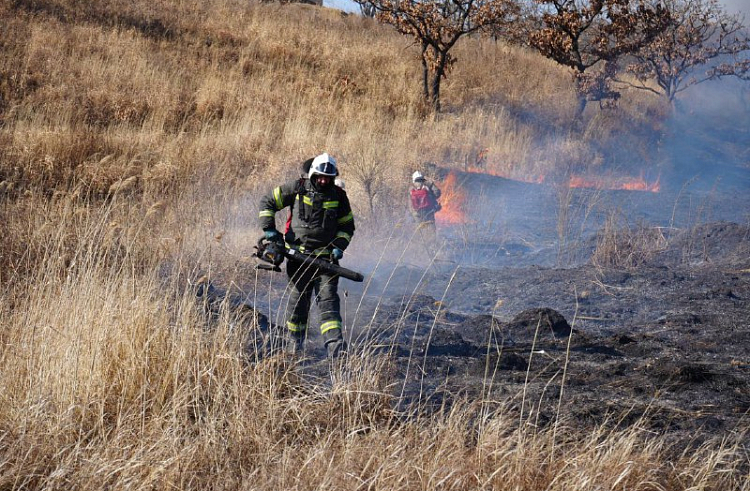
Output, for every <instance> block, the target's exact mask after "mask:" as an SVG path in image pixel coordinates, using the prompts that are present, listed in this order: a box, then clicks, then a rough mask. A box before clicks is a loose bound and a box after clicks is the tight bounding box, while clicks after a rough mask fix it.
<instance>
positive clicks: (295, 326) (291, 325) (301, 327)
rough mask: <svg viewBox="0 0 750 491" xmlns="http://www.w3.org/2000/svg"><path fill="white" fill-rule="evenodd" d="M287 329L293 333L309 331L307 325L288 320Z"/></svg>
mask: <svg viewBox="0 0 750 491" xmlns="http://www.w3.org/2000/svg"><path fill="white" fill-rule="evenodd" d="M286 328H287V329H289V330H290V331H291V332H293V333H304V332H305V331H307V323H298V322H292V321H291V320H288V321H286Z"/></svg>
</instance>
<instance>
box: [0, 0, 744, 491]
mask: <svg viewBox="0 0 750 491" xmlns="http://www.w3.org/2000/svg"><path fill="white" fill-rule="evenodd" d="M0 31H2V33H3V35H2V36H0V196H2V201H0V235H2V237H3V240H2V242H1V243H0V489H92V490H94V489H96V490H99V489H106V488H110V489H146V488H155V489H172V488H176V489H200V490H204V489H258V490H263V489H268V490H278V489H347V490H350V489H394V490H396V489H403V490H413V489H424V490H428V489H429V490H432V489H516V490H529V491H531V490H542V489H546V490H575V489H581V490H592V489H608V490H609V489H611V490H614V489H622V490H626V489H627V490H631V489H654V490H661V489H664V490H678V489H680V490H682V489H705V490H709V489H715V490H728V489H735V490H743V491H747V490H749V489H750V480H748V476H747V472H746V467H745V468H743V467H742V466H743V465H744V466H746V465H747V460H746V456H744V455H743V454H742V448H741V447H739V446H738V445H735V444H729V443H725V444H713V445H707V446H706V447H705V448H702V449H700V451H699V452H697V453H695V454H689V455H688V454H686V455H685V457H684V458H683V459H681V460H677V461H670V460H668V459H667V457H666V455H667V453H666V451H667V448H666V442H665V441H664V440H662V439H660V438H659V437H658V436H653V435H648V434H645V433H643V432H640V431H639V430H638V426H637V425H636V426H634V427H633V428H632V429H630V430H625V431H608V430H607V429H605V428H600V429H597V430H594V431H593V432H591V433H584V434H580V433H579V432H577V431H575V430H573V429H569V428H564V422H562V421H561V422H560V423H559V424H560V428H559V429H558V431H557V433H556V434H555V433H553V432H551V431H547V430H540V429H534V428H533V427H532V426H531V425H528V426H526V425H521V426H520V427H519V424H518V419H517V418H516V417H515V416H513V417H511V416H508V415H507V414H506V412H505V411H504V410H503V408H502V405H499V406H498V405H497V404H495V403H493V402H492V401H466V403H465V404H464V405H460V404H459V405H455V406H453V409H451V410H450V411H449V412H447V413H444V414H441V413H438V414H430V415H428V414H426V413H424V414H423V413H420V408H419V407H416V408H414V410H415V411H416V413H415V417H414V418H408V419H403V418H400V417H396V415H395V414H394V412H393V410H392V409H391V407H392V406H391V396H390V395H389V394H390V390H389V387H388V386H387V384H388V380H387V377H384V376H383V373H384V372H383V371H382V370H380V365H379V363H382V360H379V359H378V358H375V357H366V358H364V359H362V360H357V359H354V360H351V363H353V364H354V363H356V364H358V366H357V368H358V369H357V370H355V373H357V374H358V375H357V376H356V377H354V378H353V379H352V380H351V381H349V382H348V383H347V384H344V385H343V386H342V387H339V388H337V389H336V390H334V391H333V392H330V391H329V390H328V389H326V388H324V387H322V386H300V385H299V384H298V383H297V381H296V380H295V377H294V372H293V371H290V370H289V367H288V366H286V365H285V364H284V363H282V362H281V361H280V360H276V359H271V360H266V361H263V362H260V363H256V362H255V360H254V357H253V356H252V353H250V355H248V353H247V352H246V349H245V345H246V339H245V338H246V336H252V335H253V332H254V331H253V329H254V328H253V326H251V328H250V330H249V332H246V331H241V330H238V329H236V320H237V319H234V318H233V317H232V315H230V314H229V313H226V314H225V315H223V316H222V317H221V319H220V320H219V321H218V322H217V323H216V324H215V325H214V327H213V328H212V329H206V328H205V319H204V318H203V317H202V316H201V315H200V314H199V312H200V309H198V308H197V306H196V305H195V299H194V297H193V295H192V294H191V292H190V291H189V290H186V289H185V283H186V282H185V279H186V278H187V277H189V276H191V275H193V274H194V273H195V272H196V270H197V269H199V268H202V267H205V266H207V265H208V266H209V267H210V268H213V269H212V271H221V272H222V273H226V274H227V275H229V276H230V277H228V279H231V275H235V276H241V275H242V274H243V270H242V268H243V266H242V258H243V257H244V256H246V255H247V254H248V253H249V249H250V245H251V244H252V242H253V239H254V238H255V234H256V233H257V230H256V227H255V219H256V218H255V217H256V216H257V213H256V208H255V207H256V201H257V191H258V190H261V189H265V188H266V187H267V186H268V185H270V183H271V182H274V181H276V180H277V179H278V178H279V177H282V176H287V177H288V176H291V175H295V174H296V173H297V166H298V163H299V162H300V161H301V160H303V159H304V158H306V157H308V156H310V155H312V154H315V153H317V152H320V151H323V150H328V151H330V152H332V153H334V154H335V155H337V156H339V157H340V160H341V162H342V172H343V174H344V177H345V178H347V179H349V176H347V172H351V174H350V176H351V179H350V180H349V181H348V182H347V189H348V190H349V191H350V194H351V195H352V197H353V200H352V201H353V203H354V204H355V206H356V207H357V210H356V211H357V213H358V215H359V216H362V218H363V220H362V223H365V222H366V220H365V219H366V218H367V217H368V214H369V213H371V212H372V213H374V212H376V211H377V210H381V211H382V210H383V209H384V208H386V207H385V205H387V204H389V203H392V202H394V198H395V197H396V196H398V193H400V192H401V191H402V190H403V189H404V185H405V184H404V183H405V182H406V181H405V180H404V177H405V176H407V175H408V174H409V173H410V172H411V171H412V170H413V168H414V166H416V165H419V164H420V163H421V162H424V161H435V162H443V163H448V164H450V163H453V164H455V165H461V164H462V163H463V161H464V159H465V158H466V156H467V155H468V154H470V153H471V152H475V151H476V149H477V148H489V149H490V155H491V157H492V160H491V165H492V166H494V168H495V169H496V170H498V171H503V172H507V173H509V174H513V173H517V174H518V175H524V174H532V175H538V174H541V173H545V172H550V171H554V170H555V167H556V166H570V161H571V160H575V159H578V158H583V157H587V156H590V157H592V160H591V161H592V162H593V161H596V160H595V158H594V157H596V155H595V154H596V153H597V152H600V151H601V150H600V149H601V147H602V145H604V146H606V144H607V141H608V138H614V137H613V136H611V135H612V134H614V133H617V132H618V131H619V130H620V129H622V128H623V123H622V122H621V121H622V120H629V121H631V122H630V123H628V124H629V125H631V126H629V127H636V126H638V125H640V128H641V130H642V129H643V127H645V126H646V125H647V119H648V118H645V117H642V116H638V115H639V114H644V113H645V112H647V111H658V110H659V109H658V105H654V104H653V103H651V102H648V101H647V100H641V99H637V100H636V99H628V100H626V101H625V102H624V103H623V107H622V108H621V109H620V111H621V113H620V114H619V115H618V114H617V113H609V114H604V113H601V114H600V113H598V112H596V111H592V114H591V115H590V116H589V117H590V119H591V121H590V125H589V133H588V135H589V136H588V137H585V138H582V137H580V136H576V135H574V134H572V133H571V131H570V128H569V119H570V117H571V113H572V107H573V102H574V101H573V97H572V94H571V93H570V88H569V85H568V78H567V77H568V75H567V74H566V73H564V72H561V71H560V70H559V69H558V68H557V67H556V66H555V65H553V64H551V63H549V62H546V61H543V60H540V59H539V58H538V57H536V56H535V55H533V54H531V53H528V52H524V51H521V50H518V49H516V48H510V47H507V46H503V45H500V44H497V43H494V42H492V41H490V40H485V39H479V38H477V39H468V40H466V42H465V43H463V44H462V45H460V46H458V47H457V53H456V54H457V56H458V58H459V62H458V63H457V64H456V66H455V69H454V71H453V72H452V73H451V74H450V75H449V78H448V80H447V83H446V86H445V89H444V95H445V107H446V111H445V113H443V114H440V115H438V116H429V115H426V114H425V111H424V108H423V107H422V105H421V103H420V100H419V86H418V80H419V64H418V62H417V59H416V51H415V50H414V47H412V46H410V45H409V43H408V41H407V40H405V39H403V38H402V37H400V36H399V35H397V34H395V33H393V32H391V31H390V30H388V29H387V28H385V27H382V26H378V25H376V24H374V23H373V22H372V21H369V20H365V19H360V18H358V17H356V16H343V15H342V14H341V13H339V12H336V11H333V10H329V9H322V8H313V7H306V6H301V5H289V6H279V5H255V4H252V3H249V2H246V1H240V0H206V1H204V2H178V1H167V0H149V1H146V0H135V1H133V0H127V1H126V0H119V1H118V0H102V1H99V2H86V1H81V0H35V1H31V0H16V1H12V2H11V1H3V2H1V3H0ZM529 87H530V88H532V89H529ZM644 108H646V109H645V110H644ZM636 123H637V124H636ZM594 130H596V131H597V134H596V135H591V132H593V131H594ZM639 131H640V130H639ZM620 133H621V132H620ZM629 134H630V135H631V137H632V138H633V139H634V141H635V140H638V138H639V132H638V131H631V132H630V133H629ZM620 136H621V135H620ZM587 138H596V139H599V140H600V142H599V143H598V144H597V149H599V150H594V149H592V148H590V147H589V146H588V143H587ZM550 140H555V141H558V142H560V143H559V146H558V147H556V148H557V150H556V151H555V152H554V153H555V154H556V155H557V157H555V158H552V157H550V155H549V152H545V148H546V144H547V143H549V141H550ZM561 148H562V149H563V150H565V149H568V150H565V151H563V152H560V151H559V149H561ZM566 152H567V153H568V157H567V158H561V157H559V154H560V153H566ZM582 156H583V157H582ZM355 170H356V172H355ZM367 179H375V181H376V183H377V185H378V186H379V187H378V189H377V191H378V193H377V194H376V195H375V196H374V200H373V201H372V206H373V207H372V208H370V206H369V203H370V200H368V197H367V196H366V192H365V190H364V187H363V186H362V184H363V183H364V181H365V180H367ZM365 228H366V227H365ZM261 295H262V292H261ZM488 407H489V408H492V411H488V410H487V408H488ZM738 440H739V441H741V438H738Z"/></svg>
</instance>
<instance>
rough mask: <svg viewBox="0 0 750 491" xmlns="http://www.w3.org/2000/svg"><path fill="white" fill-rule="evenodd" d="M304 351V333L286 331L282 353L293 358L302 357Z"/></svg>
mask: <svg viewBox="0 0 750 491" xmlns="http://www.w3.org/2000/svg"><path fill="white" fill-rule="evenodd" d="M304 349H305V333H304V332H293V331H288V332H287V336H286V339H285V345H284V351H285V352H286V354H288V355H290V356H293V357H300V356H302V352H303V351H304Z"/></svg>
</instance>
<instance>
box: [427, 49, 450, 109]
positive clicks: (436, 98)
mask: <svg viewBox="0 0 750 491" xmlns="http://www.w3.org/2000/svg"><path fill="white" fill-rule="evenodd" d="M447 62H448V53H447V52H442V51H441V52H439V53H438V62H437V67H435V73H434V74H433V75H432V100H431V102H432V108H433V109H434V110H435V112H440V82H441V81H442V79H443V76H445V65H446V63H447Z"/></svg>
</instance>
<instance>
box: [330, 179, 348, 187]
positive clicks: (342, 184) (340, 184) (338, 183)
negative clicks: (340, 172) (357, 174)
mask: <svg viewBox="0 0 750 491" xmlns="http://www.w3.org/2000/svg"><path fill="white" fill-rule="evenodd" d="M333 183H334V184H335V185H336V186H338V187H340V188H341V189H346V183H345V182H344V180H343V179H341V178H340V177H337V178H336V179H334V180H333Z"/></svg>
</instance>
